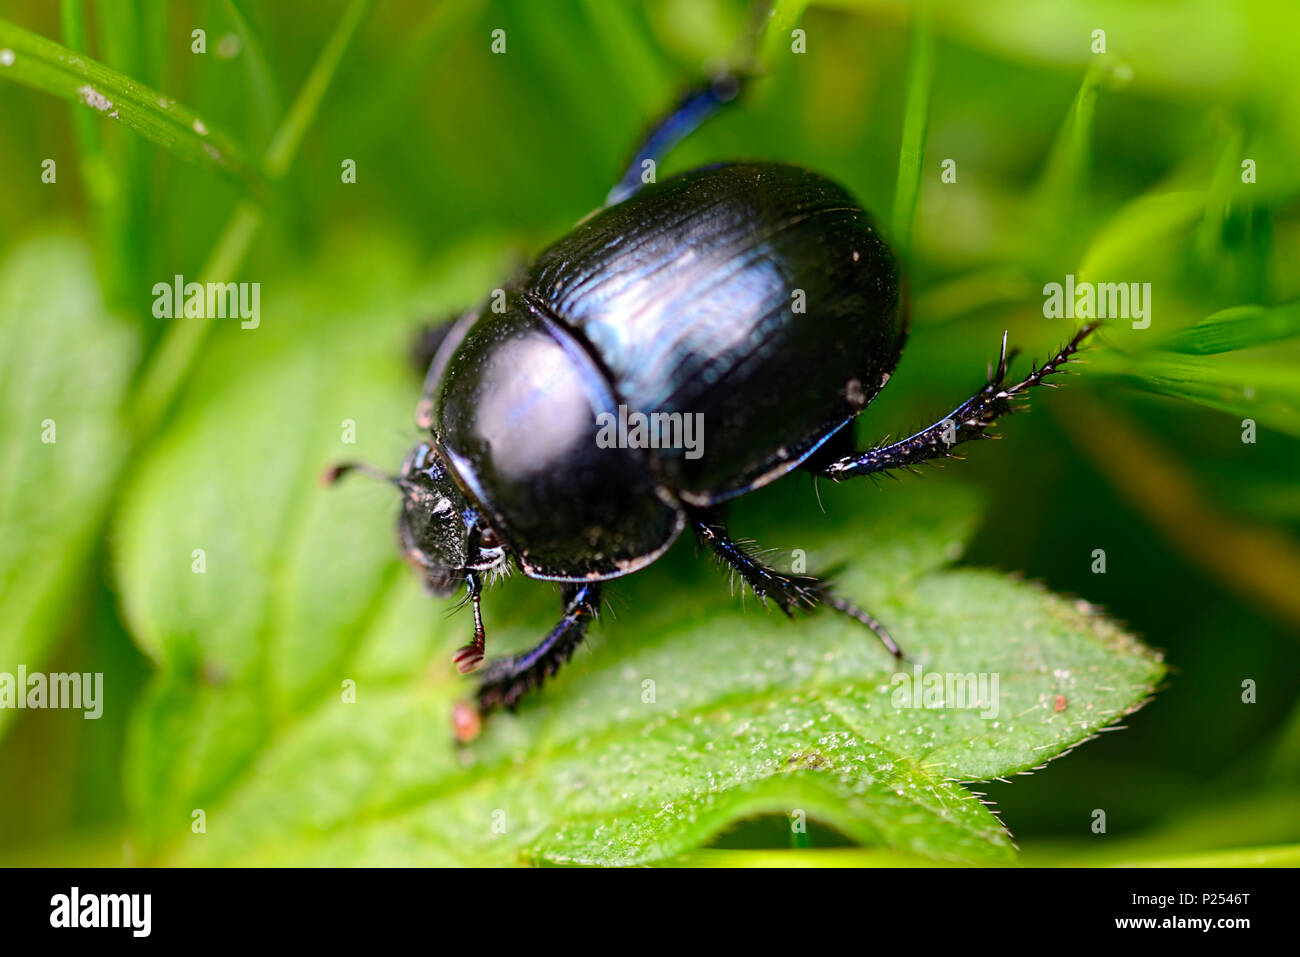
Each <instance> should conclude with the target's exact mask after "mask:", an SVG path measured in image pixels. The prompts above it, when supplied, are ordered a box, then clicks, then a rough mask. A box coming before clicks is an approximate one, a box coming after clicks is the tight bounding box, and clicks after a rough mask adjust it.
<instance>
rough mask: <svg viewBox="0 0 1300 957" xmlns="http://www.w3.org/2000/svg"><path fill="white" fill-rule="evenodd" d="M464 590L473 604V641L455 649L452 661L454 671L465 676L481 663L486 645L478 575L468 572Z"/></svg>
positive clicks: (481, 584)
mask: <svg viewBox="0 0 1300 957" xmlns="http://www.w3.org/2000/svg"><path fill="white" fill-rule="evenodd" d="M465 590H466V592H467V593H468V594H469V600H470V601H471V602H472V603H473V604H474V640H473V641H471V642H470V643H469V644H468V645H464V646H462V647H460V648H458V649H456V654H455V656H454V657H453V658H452V661H454V662H455V663H456V670H457V671H459V672H460V673H461V674H463V675H466V674H469V673H470V672H471V671H473V670H474V669H475V668H477V667H478V666H479V664H480V663H481V662H482V661H483V649H484V647H485V646H486V644H487V635H486V633H485V632H484V631H483V609H482V605H481V602H480V596H481V595H482V594H483V582H482V581H481V580H480V579H479V577H478V575H476V574H474V573H473V572H470V573H469V574H467V575H466V576H465Z"/></svg>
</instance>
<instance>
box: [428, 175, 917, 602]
mask: <svg viewBox="0 0 1300 957" xmlns="http://www.w3.org/2000/svg"><path fill="white" fill-rule="evenodd" d="M505 292H506V299H505V304H506V305H505V311H504V312H503V313H493V312H492V311H491V310H490V309H488V310H484V311H483V312H482V313H480V314H478V315H475V316H471V317H469V318H467V319H466V320H463V321H462V322H461V323H460V324H459V325H458V326H457V327H456V328H455V329H454V330H453V331H452V332H451V333H450V334H449V335H448V337H447V339H446V341H445V342H444V343H443V346H442V348H441V349H440V350H439V352H438V355H437V357H436V359H435V360H434V364H433V368H432V370H431V375H432V376H433V377H434V379H435V380H436V382H437V385H436V388H435V391H434V393H433V399H434V407H433V433H434V435H435V437H436V442H437V447H438V451H439V453H440V454H441V455H442V456H443V458H444V459H445V461H446V462H447V464H448V466H449V467H450V468H451V470H452V473H453V474H454V475H455V477H456V478H457V479H458V480H459V482H460V484H461V485H462V487H463V488H464V489H465V490H466V492H467V493H468V495H469V497H470V498H471V499H472V500H473V501H474V502H476V503H478V505H479V506H480V507H481V508H482V510H483V518H484V520H485V521H486V522H487V523H488V524H489V525H490V526H491V527H492V528H493V529H495V530H496V532H497V533H498V534H499V535H500V536H501V538H502V539H503V540H504V541H505V543H506V544H507V545H508V546H509V548H510V550H511V552H512V554H513V555H514V556H515V557H516V559H517V560H518V561H519V564H520V566H521V567H522V569H523V571H524V572H525V573H526V574H528V575H530V576H532V577H536V578H548V579H554V580H557V581H591V580H599V579H605V578H613V577H616V576H619V575H623V574H626V573H628V572H631V571H635V570H636V569H638V568H641V567H643V566H645V565H646V564H648V563H649V562H651V561H653V560H654V559H655V558H657V557H658V556H659V555H660V554H661V553H662V552H663V551H664V550H665V549H666V548H667V547H668V546H669V545H670V544H671V543H672V541H673V539H674V538H676V537H677V535H678V534H679V533H680V532H681V530H682V529H683V528H684V526H685V522H686V516H685V511H684V506H687V505H695V506H710V505H715V504H717V503H718V502H721V501H723V500H725V499H728V498H732V497H734V496H736V495H740V494H742V493H744V492H747V491H749V490H751V489H753V488H756V487H758V486H760V485H765V484H767V483H768V482H771V481H773V480H774V479H776V478H779V477H780V476H781V475H783V474H785V473H786V472H788V471H789V470H790V469H792V468H794V467H795V466H797V465H798V464H799V463H800V462H801V461H803V459H805V458H806V457H807V456H808V455H809V454H810V453H811V452H813V451H814V450H815V449H816V448H817V447H818V446H819V445H820V444H821V443H823V442H824V441H825V440H826V439H827V438H828V437H829V436H830V435H832V434H834V433H835V432H836V431H837V430H838V429H840V428H842V427H843V426H845V425H846V424H847V423H848V422H849V421H850V420H851V419H852V418H853V417H854V416H855V415H856V414H857V413H858V412H860V411H861V410H862V408H863V407H864V406H865V405H866V403H867V402H869V401H870V399H871V398H872V397H873V396H874V395H875V394H876V392H877V391H878V390H879V388H880V386H881V385H882V384H883V383H884V381H885V379H886V378H887V377H888V375H889V373H890V372H892V371H893V369H894V366H895V365H896V363H897V361H898V357H899V353H900V351H901V349H902V344H903V337H904V333H905V326H906V324H905V321H904V308H903V304H902V301H901V297H900V295H899V282H898V267H897V264H896V262H895V261H894V257H893V256H892V255H891V253H890V251H889V248H888V247H887V246H886V245H885V243H884V241H883V240H882V239H881V238H880V234H879V231H878V230H877V229H876V227H875V225H874V224H873V223H872V221H871V219H870V218H869V217H868V215H867V214H866V213H865V212H864V211H863V210H862V209H861V208H860V207H859V206H858V205H857V203H855V202H854V201H853V199H852V198H851V197H850V196H849V195H848V194H847V193H846V192H845V191H844V190H843V189H842V188H840V187H839V186H837V185H836V184H834V183H832V182H830V181H829V180H827V179H825V178H823V177H821V176H817V175H816V174H813V173H810V172H808V171H806V170H802V169H799V168H797V167H793V166H784V165H778V164H772V163H747V164H728V165H724V166H718V167H714V168H711V169H706V170H698V171H695V172H691V173H685V174H683V175H680V176H676V177H673V178H671V179H668V180H665V181H664V182H662V183H659V184H657V185H654V186H650V187H647V188H646V189H645V190H643V191H642V192H640V193H638V194H636V195H635V196H633V197H632V198H631V199H628V200H626V201H625V202H623V203H621V204H619V205H618V206H615V207H612V208H610V209H606V210H604V211H602V212H601V213H599V214H598V215H596V216H594V217H592V218H590V219H588V220H586V221H585V222H583V223H582V224H581V225H579V226H578V227H577V228H576V229H575V230H574V231H573V232H572V233H570V234H569V235H568V236H566V237H565V238H564V239H562V240H560V241H559V242H558V243H556V244H555V245H554V246H552V247H551V248H550V249H548V250H547V251H546V252H544V253H543V254H542V255H541V256H539V257H538V259H537V260H536V261H535V262H534V263H533V264H532V265H531V266H530V267H529V268H528V269H527V270H525V271H524V272H523V274H522V275H520V276H519V277H518V278H517V279H516V280H515V281H514V282H512V283H511V284H510V285H509V286H508V287H507V289H506V291H505ZM796 298H797V299H798V302H795V301H794V300H795V299H796ZM619 405H623V406H625V407H626V408H627V409H630V410H634V411H639V412H642V413H646V414H650V413H654V412H667V413H681V414H693V415H699V416H701V417H702V421H703V423H704V425H705V429H706V432H705V439H704V442H703V450H702V451H703V454H702V455H701V456H700V457H699V458H696V459H689V458H687V457H686V455H685V453H684V450H683V449H681V448H658V449H641V448H623V449H618V448H615V449H609V448H601V447H600V446H599V444H598V442H597V434H596V433H597V429H598V425H597V416H598V414H599V413H601V412H605V411H611V410H614V409H616V408H617V407H618V406H619Z"/></svg>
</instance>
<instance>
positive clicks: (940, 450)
mask: <svg viewBox="0 0 1300 957" xmlns="http://www.w3.org/2000/svg"><path fill="white" fill-rule="evenodd" d="M1095 328H1096V326H1095V324H1094V325H1086V326H1084V327H1083V328H1082V329H1080V330H1079V331H1078V332H1077V333H1075V335H1074V338H1072V339H1071V340H1070V341H1069V342H1068V343H1066V344H1065V345H1064V346H1062V347H1061V349H1060V351H1059V352H1057V353H1056V355H1054V356H1053V357H1052V358H1051V359H1049V360H1048V361H1047V362H1044V363H1043V364H1042V365H1041V366H1037V367H1035V368H1034V369H1033V370H1031V371H1030V373H1029V375H1027V376H1026V377H1025V378H1024V379H1021V380H1020V381H1019V382H1017V383H1016V384H1015V385H1006V384H1005V382H1006V377H1007V367H1008V366H1009V365H1010V363H1011V360H1012V359H1014V358H1015V356H1016V352H1015V350H1013V351H1012V352H1010V353H1008V352H1007V337H1006V333H1003V334H1002V354H1001V356H1000V357H999V359H998V364H997V367H996V368H994V369H991V370H990V372H989V379H988V383H987V384H986V385H985V386H984V388H982V389H980V391H979V392H976V393H975V394H974V395H973V396H971V397H970V398H969V399H967V400H966V401H965V402H963V403H962V404H961V405H959V406H957V408H956V409H954V410H953V411H952V412H950V413H949V414H948V415H946V416H944V417H943V418H942V419H940V420H939V421H938V422H936V423H934V424H933V425H931V426H929V427H928V428H925V429H922V430H921V431H920V432H917V433H916V434H915V435H911V436H908V437H907V438H905V439H902V440H901V441H898V442H893V443H889V444H886V445H880V446H877V447H876V448H874V449H868V450H867V451H865V452H858V453H855V454H853V455H848V456H845V457H843V458H841V459H838V460H836V461H834V462H830V463H829V464H824V465H821V466H820V467H819V468H817V469H816V471H817V474H819V475H825V476H826V477H827V478H830V479H833V480H835V481H839V480H840V479H846V478H854V477H856V476H860V475H871V474H873V473H878V472H886V471H888V470H889V469H899V468H911V467H912V466H915V465H920V464H921V463H922V462H925V461H928V460H929V459H936V458H951V457H953V456H952V448H953V446H955V445H959V444H960V443H962V442H968V441H970V440H971V439H983V438H989V435H988V432H987V429H988V428H989V426H991V425H993V423H994V422H996V421H997V420H998V418H999V417H1001V416H1003V415H1006V414H1007V413H1009V412H1012V411H1014V409H1013V407H1012V404H1011V400H1012V399H1016V398H1020V397H1022V396H1023V395H1024V394H1025V393H1026V392H1028V391H1029V390H1030V389H1032V388H1033V387H1034V386H1036V385H1039V384H1041V383H1042V382H1043V380H1044V379H1046V378H1047V377H1048V376H1049V375H1053V374H1054V373H1057V372H1059V371H1060V370H1061V367H1062V366H1064V365H1065V364H1066V363H1067V362H1069V361H1070V359H1071V357H1073V355H1074V354H1075V353H1076V352H1078V351H1079V348H1080V346H1081V345H1082V344H1083V340H1084V339H1086V338H1087V336H1088V334H1089V333H1091V332H1092V331H1093V329H1095ZM1047 385H1049V386H1050V385H1051V383H1050V382H1049V383H1047ZM819 464H820V463H819Z"/></svg>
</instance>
